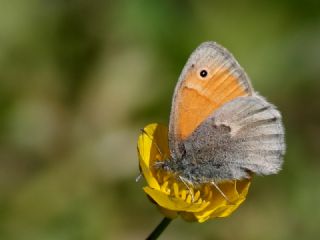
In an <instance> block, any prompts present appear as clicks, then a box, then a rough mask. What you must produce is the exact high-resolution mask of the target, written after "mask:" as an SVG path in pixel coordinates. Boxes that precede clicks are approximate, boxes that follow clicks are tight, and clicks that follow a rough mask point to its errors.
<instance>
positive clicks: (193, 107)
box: [175, 69, 249, 140]
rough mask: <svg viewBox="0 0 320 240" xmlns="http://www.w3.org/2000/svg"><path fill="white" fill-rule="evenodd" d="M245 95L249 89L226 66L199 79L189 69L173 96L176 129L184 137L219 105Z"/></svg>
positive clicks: (182, 138)
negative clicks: (176, 93) (187, 74)
mask: <svg viewBox="0 0 320 240" xmlns="http://www.w3.org/2000/svg"><path fill="white" fill-rule="evenodd" d="M248 95H249V92H248V91H246V89H245V88H244V87H243V86H242V84H241V83H240V81H239V79H238V78H236V77H235V76H234V75H232V74H231V73H230V70H229V69H220V70H219V71H217V72H216V73H215V74H214V75H213V76H212V77H211V78H209V79H207V80H202V79H199V78H198V77H197V76H196V73H195V72H190V73H189V76H187V78H186V80H185V82H184V83H183V84H182V86H181V90H180V92H179V93H178V96H177V99H176V101H177V106H176V117H175V125H176V130H177V132H176V133H177V134H178V135H179V137H180V138H181V140H184V139H185V138H187V137H188V136H189V135H190V134H191V133H192V132H193V131H194V130H195V129H196V128H197V127H198V126H199V124H200V123H201V122H203V121H204V120H205V119H207V118H208V116H209V115H211V114H212V113H213V112H214V111H215V110H216V109H218V108H219V107H220V106H222V105H223V104H225V103H227V102H229V101H231V100H232V99H235V98H237V97H239V96H248Z"/></svg>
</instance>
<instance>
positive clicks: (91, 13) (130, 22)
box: [0, 0, 320, 240]
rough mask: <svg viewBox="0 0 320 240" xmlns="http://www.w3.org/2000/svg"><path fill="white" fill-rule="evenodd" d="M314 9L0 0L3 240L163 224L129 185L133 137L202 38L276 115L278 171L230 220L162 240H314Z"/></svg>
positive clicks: (319, 151) (123, 233)
mask: <svg viewBox="0 0 320 240" xmlns="http://www.w3.org/2000/svg"><path fill="white" fill-rule="evenodd" d="M317 2H318V1H289V0H287V1H281V2H280V1H276V0H271V1H265V2H263V1H254V0H246V1H241V2H240V1H234V2H230V1H224V2H223V3H222V1H221V2H215V1H191V0H189V1H170V0H162V1H147V0H144V1H142V0H141V1H140V0H139V1H129V0H127V1H102V0H101V1H99V0H92V1H85V0H78V1H62V0H55V1H50V0H43V1H39V0H29V1H19V0H2V1H1V3H0V239H5V240H6V239H8V240H19V239H24V240H29V239H30V240H31V239H32V240H37V239H41V240H42V239H50V240H51V239H52V240H55V239H62V240H63V239H66V240H69V239H84V240H85V239H144V238H145V237H146V236H147V235H148V234H149V233H150V231H151V230H152V229H153V228H154V227H155V226H156V225H157V224H158V222H159V221H160V220H161V218H162V216H161V215H160V213H159V212H158V211H157V210H156V208H155V207H154V206H153V205H152V204H151V203H150V202H149V201H148V199H147V198H146V196H145V194H144V193H143V191H142V189H141V187H142V186H143V182H139V183H136V182H135V178H136V176H137V175H138V164H137V163H138V162H137V154H136V140H137V136H138V134H139V129H140V128H141V127H143V126H145V125H146V124H148V123H150V122H161V123H165V124H167V123H168V117H169V110H170V104H171V97H172V93H173V89H174V86H175V84H176V81H177V78H178V76H179V74H180V71H181V69H182V67H183V65H184V63H185V61H186V59H187V57H188V56H189V54H190V53H191V51H192V50H193V49H194V48H195V47H196V46H197V45H199V44H200V43H201V42H203V41H206V40H214V41H217V42H219V43H220V44H222V45H224V46H225V47H227V48H228V49H229V50H230V51H231V52H232V53H233V54H234V55H235V57H236V58H237V59H238V61H239V62H240V64H241V65H242V66H243V67H244V68H245V69H246V71H247V73H248V75H249V76H250V77H251V79H252V83H253V85H254V87H255V89H256V90H258V91H259V92H260V93H261V94H262V95H264V96H266V97H267V98H268V99H269V100H270V101H271V102H273V103H274V104H275V105H277V106H278V107H279V109H280V110H281V112H282V113H283V118H284V123H285V127H286V139H287V144H288V148H287V154H286V157H285V164H284V169H283V171H282V172H281V174H279V175H276V176H268V177H257V178H255V179H254V182H253V184H252V187H251V191H250V193H249V196H248V200H247V201H246V202H245V203H244V204H243V205H242V206H241V207H240V208H239V210H238V211H237V212H235V213H234V214H233V215H232V216H231V217H229V218H226V219H217V220H213V221H209V222H206V223H204V224H195V223H186V222H183V221H182V220H180V219H178V220H175V221H174V222H173V223H172V224H171V225H170V226H169V228H168V229H167V231H166V232H165V233H164V235H163V237H162V239H230V240H231V239H239V240H240V239H249V240H250V239H260V240H263V239H319V236H320V228H319V222H320V208H319V206H318V204H319V202H320V178H319V177H320V174H319V172H320V161H319V160H320V159H319V156H320V112H319V111H320V100H319V95H320V11H319V9H320V7H319V4H317Z"/></svg>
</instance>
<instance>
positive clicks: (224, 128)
mask: <svg viewBox="0 0 320 240" xmlns="http://www.w3.org/2000/svg"><path fill="white" fill-rule="evenodd" d="M182 147H183V148H184V152H185V156H184V163H183V164H184V169H185V170H184V171H185V173H186V174H187V173H188V174H189V175H188V177H189V178H190V179H193V180H194V181H198V182H201V181H209V180H212V181H213V180H226V179H242V178H246V177H248V172H253V173H256V174H262V175H268V174H274V173H277V172H278V171H279V170H280V169H281V165H282V162H283V155H284V152H285V144H284V129H283V125H282V122H281V115H280V113H279V111H278V110H277V109H276V108H275V107H274V106H273V105H272V104H270V103H268V102H267V101H266V100H265V99H263V98H262V97H260V96H258V95H256V94H254V96H249V97H239V98H236V99H234V100H232V101H230V102H229V103H226V104H225V105H223V106H222V107H221V108H220V109H218V110H217V111H216V112H215V113H213V114H212V115H211V116H210V117H208V118H207V119H206V120H205V121H204V122H203V123H202V124H201V125H200V126H199V127H198V128H197V129H196V130H195V131H194V132H193V133H192V134H191V135H190V137H188V138H187V139H186V140H185V141H183V144H182ZM188 168H189V169H188Z"/></svg>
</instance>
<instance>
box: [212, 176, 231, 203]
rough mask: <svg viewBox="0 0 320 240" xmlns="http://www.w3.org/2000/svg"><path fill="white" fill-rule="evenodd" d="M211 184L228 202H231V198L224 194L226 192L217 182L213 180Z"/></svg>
mask: <svg viewBox="0 0 320 240" xmlns="http://www.w3.org/2000/svg"><path fill="white" fill-rule="evenodd" d="M211 184H212V185H213V186H214V187H215V188H216V189H217V190H218V191H219V193H220V194H221V195H222V197H224V199H225V200H226V201H227V202H228V203H231V201H230V199H229V198H228V197H227V196H226V195H225V194H224V192H223V191H222V190H221V189H220V188H219V187H218V185H217V184H216V183H215V182H213V181H212V182H211Z"/></svg>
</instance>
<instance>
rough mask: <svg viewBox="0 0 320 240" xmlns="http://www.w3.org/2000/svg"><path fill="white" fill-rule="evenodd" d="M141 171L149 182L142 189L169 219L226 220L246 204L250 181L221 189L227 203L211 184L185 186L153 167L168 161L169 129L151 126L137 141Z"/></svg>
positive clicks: (147, 127)
mask: <svg viewBox="0 0 320 240" xmlns="http://www.w3.org/2000/svg"><path fill="white" fill-rule="evenodd" d="M138 154H139V165H140V171H141V174H142V175H143V177H144V178H145V180H146V182H147V186H145V187H144V188H143V190H144V191H145V192H146V194H147V195H148V196H149V197H150V198H151V200H152V201H153V202H154V203H155V204H156V205H157V206H158V207H159V209H160V211H161V212H162V213H163V214H164V215H165V216H166V217H169V218H175V217H177V216H178V215H180V216H181V217H182V218H183V219H185V220H187V221H197V222H204V221H206V220H208V219H210V218H216V217H227V216H229V215H230V214H231V213H232V212H233V211H235V210H236V209H237V208H238V207H239V205H240V204H241V203H242V202H243V201H244V200H245V198H246V195H247V193H248V189H249V186H250V182H251V180H250V179H245V180H241V181H238V180H237V181H235V180H233V181H228V182H222V183H219V184H218V186H219V188H220V189H221V190H222V192H223V193H224V194H225V195H226V196H227V198H228V200H229V201H227V200H226V199H225V197H223V196H222V195H221V193H220V192H219V191H218V190H217V188H216V187H214V186H213V185H212V184H209V183H206V184H201V185H200V186H197V187H196V188H195V187H192V186H188V187H187V186H186V184H184V183H183V182H181V181H180V180H179V179H178V178H177V177H175V176H173V175H172V174H170V173H168V172H165V171H164V170H161V169H157V168H156V167H154V163H155V162H157V161H165V160H168V158H169V156H170V153H169V147H168V129H167V127H165V126H162V125H158V124H155V123H154V124H149V125H147V126H146V127H145V128H144V132H142V133H141V134H140V136H139V139H138Z"/></svg>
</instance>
